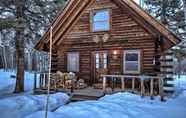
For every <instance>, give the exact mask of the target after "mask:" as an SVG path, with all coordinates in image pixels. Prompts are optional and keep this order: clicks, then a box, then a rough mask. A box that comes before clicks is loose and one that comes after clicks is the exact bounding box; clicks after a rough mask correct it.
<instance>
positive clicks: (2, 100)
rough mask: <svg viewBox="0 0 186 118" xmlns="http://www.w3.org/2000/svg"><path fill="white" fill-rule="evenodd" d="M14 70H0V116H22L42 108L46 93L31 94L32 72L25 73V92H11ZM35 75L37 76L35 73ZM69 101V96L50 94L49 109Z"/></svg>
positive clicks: (4, 117)
mask: <svg viewBox="0 0 186 118" xmlns="http://www.w3.org/2000/svg"><path fill="white" fill-rule="evenodd" d="M11 75H15V72H5V71H3V70H0V118H24V117H26V116H27V115H29V114H32V113H34V112H37V111H40V110H44V108H45V104H46V95H33V94H32V90H33V83H34V74H33V73H28V72H26V73H25V92H24V93H21V94H13V90H14V87H15V82H16V81H15V78H11V77H10V76H11ZM37 77H39V76H38V75H37ZM68 101H69V96H67V95H66V94H64V93H57V94H53V95H51V96H50V101H49V111H52V110H54V109H57V108H58V107H60V106H62V105H64V104H66V103H67V102H68Z"/></svg>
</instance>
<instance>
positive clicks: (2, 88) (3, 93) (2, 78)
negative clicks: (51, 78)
mask: <svg viewBox="0 0 186 118" xmlns="http://www.w3.org/2000/svg"><path fill="white" fill-rule="evenodd" d="M11 75H14V76H15V75H16V73H15V72H5V71H4V70H0V99H2V98H6V97H9V96H10V97H11V96H15V95H16V94H12V93H13V91H14V88H15V83H16V80H15V78H11V77H10V76H11ZM37 77H39V76H38V75H37ZM33 85H34V73H29V72H25V85H24V86H25V93H31V92H32V90H33ZM25 93H24V94H25Z"/></svg>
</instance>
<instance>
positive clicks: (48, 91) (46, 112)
mask: <svg viewBox="0 0 186 118" xmlns="http://www.w3.org/2000/svg"><path fill="white" fill-rule="evenodd" d="M51 63H52V26H51V28H50V52H49V72H48V73H49V75H48V90H47V98H46V107H45V118H48V106H49V98H50V76H51Z"/></svg>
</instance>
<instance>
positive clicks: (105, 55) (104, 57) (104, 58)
mask: <svg viewBox="0 0 186 118" xmlns="http://www.w3.org/2000/svg"><path fill="white" fill-rule="evenodd" d="M103 68H104V69H107V53H103Z"/></svg>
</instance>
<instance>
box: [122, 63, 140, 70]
mask: <svg viewBox="0 0 186 118" xmlns="http://www.w3.org/2000/svg"><path fill="white" fill-rule="evenodd" d="M125 70H126V71H138V62H126V63H125Z"/></svg>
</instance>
